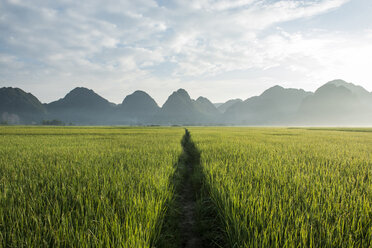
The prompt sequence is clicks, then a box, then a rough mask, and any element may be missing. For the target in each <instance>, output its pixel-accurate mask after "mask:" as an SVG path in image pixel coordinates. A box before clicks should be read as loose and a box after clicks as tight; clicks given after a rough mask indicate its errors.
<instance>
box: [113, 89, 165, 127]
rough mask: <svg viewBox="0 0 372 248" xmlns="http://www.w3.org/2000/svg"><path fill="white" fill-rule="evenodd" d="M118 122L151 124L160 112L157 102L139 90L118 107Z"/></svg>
mask: <svg viewBox="0 0 372 248" xmlns="http://www.w3.org/2000/svg"><path fill="white" fill-rule="evenodd" d="M117 110H118V116H117V118H118V120H119V121H118V122H119V123H124V124H144V123H150V122H151V119H152V117H153V116H154V115H155V114H157V113H158V111H159V110H160V108H159V106H158V104H157V103H156V102H155V100H154V99H153V98H152V97H151V96H150V95H148V94H147V93H146V92H144V91H140V90H137V91H135V92H134V93H133V94H131V95H128V96H126V97H125V98H124V100H123V102H122V103H121V104H119V105H118V106H117Z"/></svg>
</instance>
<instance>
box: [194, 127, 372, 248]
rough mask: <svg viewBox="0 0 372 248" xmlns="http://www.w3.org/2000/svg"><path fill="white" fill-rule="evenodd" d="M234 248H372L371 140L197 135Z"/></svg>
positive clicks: (274, 133)
mask: <svg viewBox="0 0 372 248" xmlns="http://www.w3.org/2000/svg"><path fill="white" fill-rule="evenodd" d="M190 131H191V132H192V133H193V137H194V141H195V142H196V143H197V144H198V145H199V148H200V149H201V151H202V158H201V160H202V161H201V163H202V166H203V170H204V173H205V175H206V179H205V180H206V182H205V183H206V184H207V185H208V186H209V193H210V195H211V198H212V200H213V204H214V205H215V206H216V207H217V209H218V213H219V215H220V216H221V218H222V219H223V220H224V232H225V236H226V239H227V241H228V245H229V246H230V247H370V246H372V238H371V237H372V221H371V220H372V206H371V203H372V181H371V178H372V157H371V154H372V134H371V133H368V132H363V133H359V132H355V133H352V132H343V131H344V129H343V130H342V132H335V131H329V130H304V129H283V128H278V129H275V128H206V129H205V128H190Z"/></svg>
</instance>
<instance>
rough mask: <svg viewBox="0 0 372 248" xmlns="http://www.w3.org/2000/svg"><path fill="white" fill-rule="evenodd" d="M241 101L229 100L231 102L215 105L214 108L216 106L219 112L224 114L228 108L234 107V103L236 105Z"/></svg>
mask: <svg viewBox="0 0 372 248" xmlns="http://www.w3.org/2000/svg"><path fill="white" fill-rule="evenodd" d="M242 101H243V100H242V99H239V98H237V99H231V100H228V101H227V102H225V103H215V104H214V106H216V108H217V109H218V110H219V111H220V112H221V113H225V112H226V110H227V109H228V108H230V107H231V106H232V105H234V104H235V103H238V102H242Z"/></svg>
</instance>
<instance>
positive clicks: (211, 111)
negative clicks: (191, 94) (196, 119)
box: [194, 96, 220, 117]
mask: <svg viewBox="0 0 372 248" xmlns="http://www.w3.org/2000/svg"><path fill="white" fill-rule="evenodd" d="M194 105H195V107H196V109H197V110H198V111H199V112H201V113H203V114H205V115H208V116H211V117H213V116H215V115H218V114H220V112H219V111H218V109H217V108H216V107H215V106H214V105H213V103H212V102H211V101H209V100H208V99H207V98H205V97H202V96H200V97H198V99H196V101H194Z"/></svg>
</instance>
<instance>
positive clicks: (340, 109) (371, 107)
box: [298, 80, 372, 125]
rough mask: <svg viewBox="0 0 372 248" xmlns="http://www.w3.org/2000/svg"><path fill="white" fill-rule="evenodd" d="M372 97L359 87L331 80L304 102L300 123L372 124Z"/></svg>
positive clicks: (299, 117) (299, 115) (301, 108)
mask: <svg viewBox="0 0 372 248" xmlns="http://www.w3.org/2000/svg"><path fill="white" fill-rule="evenodd" d="M371 111H372V97H371V95H370V93H369V92H368V91H367V90H365V89H364V88H362V87H360V86H356V85H354V84H351V83H347V82H345V81H342V80H334V81H330V82H328V83H326V84H324V85H323V86H321V87H319V88H318V89H317V90H316V91H315V93H314V94H313V95H311V96H308V97H307V98H305V99H304V101H303V102H302V104H301V106H300V108H299V111H298V120H299V122H300V123H306V124H308V125H357V124H365V123H371V121H372V114H371V113H372V112H371Z"/></svg>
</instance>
